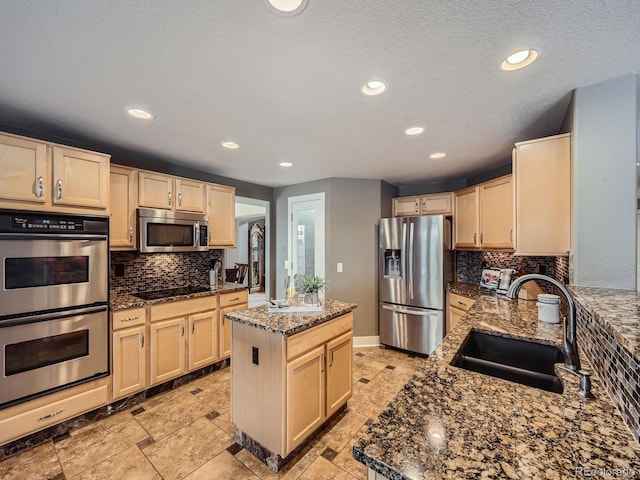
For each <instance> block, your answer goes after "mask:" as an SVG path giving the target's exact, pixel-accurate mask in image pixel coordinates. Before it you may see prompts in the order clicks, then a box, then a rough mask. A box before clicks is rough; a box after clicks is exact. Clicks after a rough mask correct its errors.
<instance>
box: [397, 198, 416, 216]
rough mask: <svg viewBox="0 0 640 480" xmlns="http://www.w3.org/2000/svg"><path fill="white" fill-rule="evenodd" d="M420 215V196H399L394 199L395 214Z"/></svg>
mask: <svg viewBox="0 0 640 480" xmlns="http://www.w3.org/2000/svg"><path fill="white" fill-rule="evenodd" d="M415 215H420V197H398V198H394V199H393V216H394V217H409V216H415Z"/></svg>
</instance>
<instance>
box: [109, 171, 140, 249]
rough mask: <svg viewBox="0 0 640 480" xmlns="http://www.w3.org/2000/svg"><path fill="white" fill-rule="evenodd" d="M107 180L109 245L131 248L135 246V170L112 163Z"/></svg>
mask: <svg viewBox="0 0 640 480" xmlns="http://www.w3.org/2000/svg"><path fill="white" fill-rule="evenodd" d="M109 180H110V181H109V185H110V191H109V195H110V200H109V212H110V215H111V219H110V221H109V246H110V247H111V248H112V249H119V250H133V249H135V248H136V198H137V192H138V183H137V172H136V171H135V170H132V169H130V168H124V167H116V166H114V165H112V166H111V172H110V174H109Z"/></svg>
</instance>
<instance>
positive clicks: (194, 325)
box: [191, 322, 196, 335]
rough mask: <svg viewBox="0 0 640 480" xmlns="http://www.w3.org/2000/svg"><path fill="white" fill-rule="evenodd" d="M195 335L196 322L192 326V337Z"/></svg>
mask: <svg viewBox="0 0 640 480" xmlns="http://www.w3.org/2000/svg"><path fill="white" fill-rule="evenodd" d="M194 333H196V323H195V322H193V323H192V324H191V335H193V334H194Z"/></svg>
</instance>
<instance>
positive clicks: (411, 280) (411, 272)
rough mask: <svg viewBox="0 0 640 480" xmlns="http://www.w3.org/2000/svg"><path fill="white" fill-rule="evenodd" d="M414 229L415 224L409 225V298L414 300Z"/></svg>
mask: <svg viewBox="0 0 640 480" xmlns="http://www.w3.org/2000/svg"><path fill="white" fill-rule="evenodd" d="M413 227H414V224H413V222H411V223H410V224H409V298H411V299H413V247H414V245H413V236H414V235H413Z"/></svg>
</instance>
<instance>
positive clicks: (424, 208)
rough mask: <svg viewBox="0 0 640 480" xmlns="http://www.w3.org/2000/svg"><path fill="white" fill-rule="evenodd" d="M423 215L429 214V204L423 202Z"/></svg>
mask: <svg viewBox="0 0 640 480" xmlns="http://www.w3.org/2000/svg"><path fill="white" fill-rule="evenodd" d="M422 213H427V204H426V203H424V202H422Z"/></svg>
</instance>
